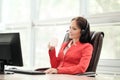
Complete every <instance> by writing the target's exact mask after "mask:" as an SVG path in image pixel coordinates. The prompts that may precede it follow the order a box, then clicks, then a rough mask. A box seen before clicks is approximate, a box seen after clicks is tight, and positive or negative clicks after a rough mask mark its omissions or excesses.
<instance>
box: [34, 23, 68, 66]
mask: <svg viewBox="0 0 120 80" xmlns="http://www.w3.org/2000/svg"><path fill="white" fill-rule="evenodd" d="M68 29H69V28H68V25H57V26H36V28H35V35H36V36H35V42H36V43H35V67H48V66H50V62H49V55H48V43H49V42H50V40H51V39H52V38H56V39H57V40H58V44H57V46H56V55H57V53H58V51H59V49H60V46H61V44H62V41H63V39H64V36H65V33H66V30H68Z"/></svg>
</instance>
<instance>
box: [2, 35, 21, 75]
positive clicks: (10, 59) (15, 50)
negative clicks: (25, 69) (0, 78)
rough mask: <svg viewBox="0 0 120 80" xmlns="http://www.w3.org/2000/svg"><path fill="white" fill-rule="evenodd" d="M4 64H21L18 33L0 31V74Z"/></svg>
mask: <svg viewBox="0 0 120 80" xmlns="http://www.w3.org/2000/svg"><path fill="white" fill-rule="evenodd" d="M5 65H12V66H23V60H22V51H21V44H20V35H19V33H0V74H2V73H4V66H5Z"/></svg>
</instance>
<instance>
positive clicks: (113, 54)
mask: <svg viewBox="0 0 120 80" xmlns="http://www.w3.org/2000/svg"><path fill="white" fill-rule="evenodd" d="M119 27H120V24H119V25H113V26H97V27H91V30H92V31H103V32H104V34H105V37H104V40H103V47H102V52H101V59H120V54H119V52H120V45H119V44H120V36H119V35H120V30H119Z"/></svg>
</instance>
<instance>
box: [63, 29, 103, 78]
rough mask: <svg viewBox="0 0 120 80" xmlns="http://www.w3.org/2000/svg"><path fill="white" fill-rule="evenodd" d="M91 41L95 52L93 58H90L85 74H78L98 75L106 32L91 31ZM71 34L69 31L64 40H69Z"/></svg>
mask: <svg viewBox="0 0 120 80" xmlns="http://www.w3.org/2000/svg"><path fill="white" fill-rule="evenodd" d="M90 38H91V39H90V43H91V44H92V45H93V53H92V58H91V60H90V64H89V66H88V68H87V70H86V72H85V73H84V74H78V75H87V76H95V75H96V69H97V64H98V61H99V58H100V53H101V49H102V42H103V38H104V33H103V32H95V31H92V32H90ZM69 40H70V39H69V36H68V33H67V34H66V35H65V38H64V41H63V42H66V41H69Z"/></svg>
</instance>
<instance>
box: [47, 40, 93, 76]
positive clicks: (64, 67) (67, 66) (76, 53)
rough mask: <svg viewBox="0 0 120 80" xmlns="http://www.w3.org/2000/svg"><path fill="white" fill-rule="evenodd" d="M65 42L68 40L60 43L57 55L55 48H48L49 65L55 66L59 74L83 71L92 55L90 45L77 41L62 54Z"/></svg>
mask: <svg viewBox="0 0 120 80" xmlns="http://www.w3.org/2000/svg"><path fill="white" fill-rule="evenodd" d="M67 44H68V42H67V43H63V44H62V46H61V49H60V51H59V54H58V57H56V51H55V49H53V50H49V57H50V63H51V67H52V68H57V70H58V73H59V74H77V73H84V72H85V71H86V69H87V67H88V65H89V62H90V59H91V56H92V51H93V47H92V45H91V44H90V43H80V42H79V41H78V42H76V45H72V46H71V47H70V48H69V49H68V50H67V52H66V54H65V55H64V53H63V51H64V49H65V47H66V46H67Z"/></svg>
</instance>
